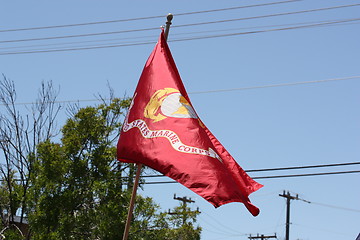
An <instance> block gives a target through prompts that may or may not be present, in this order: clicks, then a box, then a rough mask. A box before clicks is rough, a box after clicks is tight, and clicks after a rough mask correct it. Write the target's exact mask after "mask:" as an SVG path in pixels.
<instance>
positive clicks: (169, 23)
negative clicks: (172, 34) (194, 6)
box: [164, 13, 174, 41]
mask: <svg viewBox="0 0 360 240" xmlns="http://www.w3.org/2000/svg"><path fill="white" fill-rule="evenodd" d="M173 17H174V16H173V15H172V14H171V13H169V14H168V15H167V16H166V19H167V22H166V25H165V32H164V37H165V41H167V39H168V36H169V30H170V25H171V21H172V19H173Z"/></svg>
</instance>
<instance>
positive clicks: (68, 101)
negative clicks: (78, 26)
mask: <svg viewBox="0 0 360 240" xmlns="http://www.w3.org/2000/svg"><path fill="white" fill-rule="evenodd" d="M351 79H360V76H351V77H343V78H330V79H324V80H314V81H303V82H294V83H280V84H271V85H262V86H251V87H242V88H230V89H218V90H208V91H195V92H189V94H190V95H192V94H206V93H216V92H230V91H240V90H252V89H262V88H273V87H285V86H297V85H304V84H314V83H325V82H335V81H344V80H351ZM106 100H107V99H106ZM97 101H101V99H77V100H60V101H54V103H74V102H75V103H76V102H97ZM31 104H35V102H23V103H15V105H31ZM3 105H4V104H1V103H0V106H3Z"/></svg>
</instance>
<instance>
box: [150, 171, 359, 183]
mask: <svg viewBox="0 0 360 240" xmlns="http://www.w3.org/2000/svg"><path fill="white" fill-rule="evenodd" d="M352 173H360V170H353V171H342V172H323V173H304V174H290V175H274V176H260V177H252V179H271V178H289V177H309V176H324V175H338V174H352ZM168 183H177V182H176V181H157V182H145V183H144V184H168Z"/></svg>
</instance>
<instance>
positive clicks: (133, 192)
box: [123, 163, 142, 240]
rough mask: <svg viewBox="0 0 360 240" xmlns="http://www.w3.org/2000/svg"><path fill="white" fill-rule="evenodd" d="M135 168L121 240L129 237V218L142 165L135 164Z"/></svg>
mask: <svg viewBox="0 0 360 240" xmlns="http://www.w3.org/2000/svg"><path fill="white" fill-rule="evenodd" d="M136 166H137V170H136V176H135V181H134V186H133V190H132V193H131V199H130V205H129V210H128V215H127V219H126V225H125V229H124V235H123V240H127V239H128V236H129V230H130V223H131V217H132V213H133V210H134V205H135V199H136V191H137V189H138V186H139V180H140V173H141V168H142V164H141V163H138V164H136Z"/></svg>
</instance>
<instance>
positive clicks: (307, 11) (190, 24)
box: [172, 3, 360, 28]
mask: <svg viewBox="0 0 360 240" xmlns="http://www.w3.org/2000/svg"><path fill="white" fill-rule="evenodd" d="M358 6H360V3H356V4H349V5H339V6H333V7H325V8H315V9H308V10H301V11H295V12H285V13H274V14H268V15H262V16H253V17H243V18H234V19H224V20H217V21H208V22H200V23H189V24H182V25H175V26H172V28H178V27H190V26H191V27H192V26H198V25H207V24H215V23H225V22H234V21H244V20H253V19H259V18H268V17H279V16H285V15H294V14H302V13H310V12H319V11H327V10H333V9H339V8H347V7H358Z"/></svg>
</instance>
